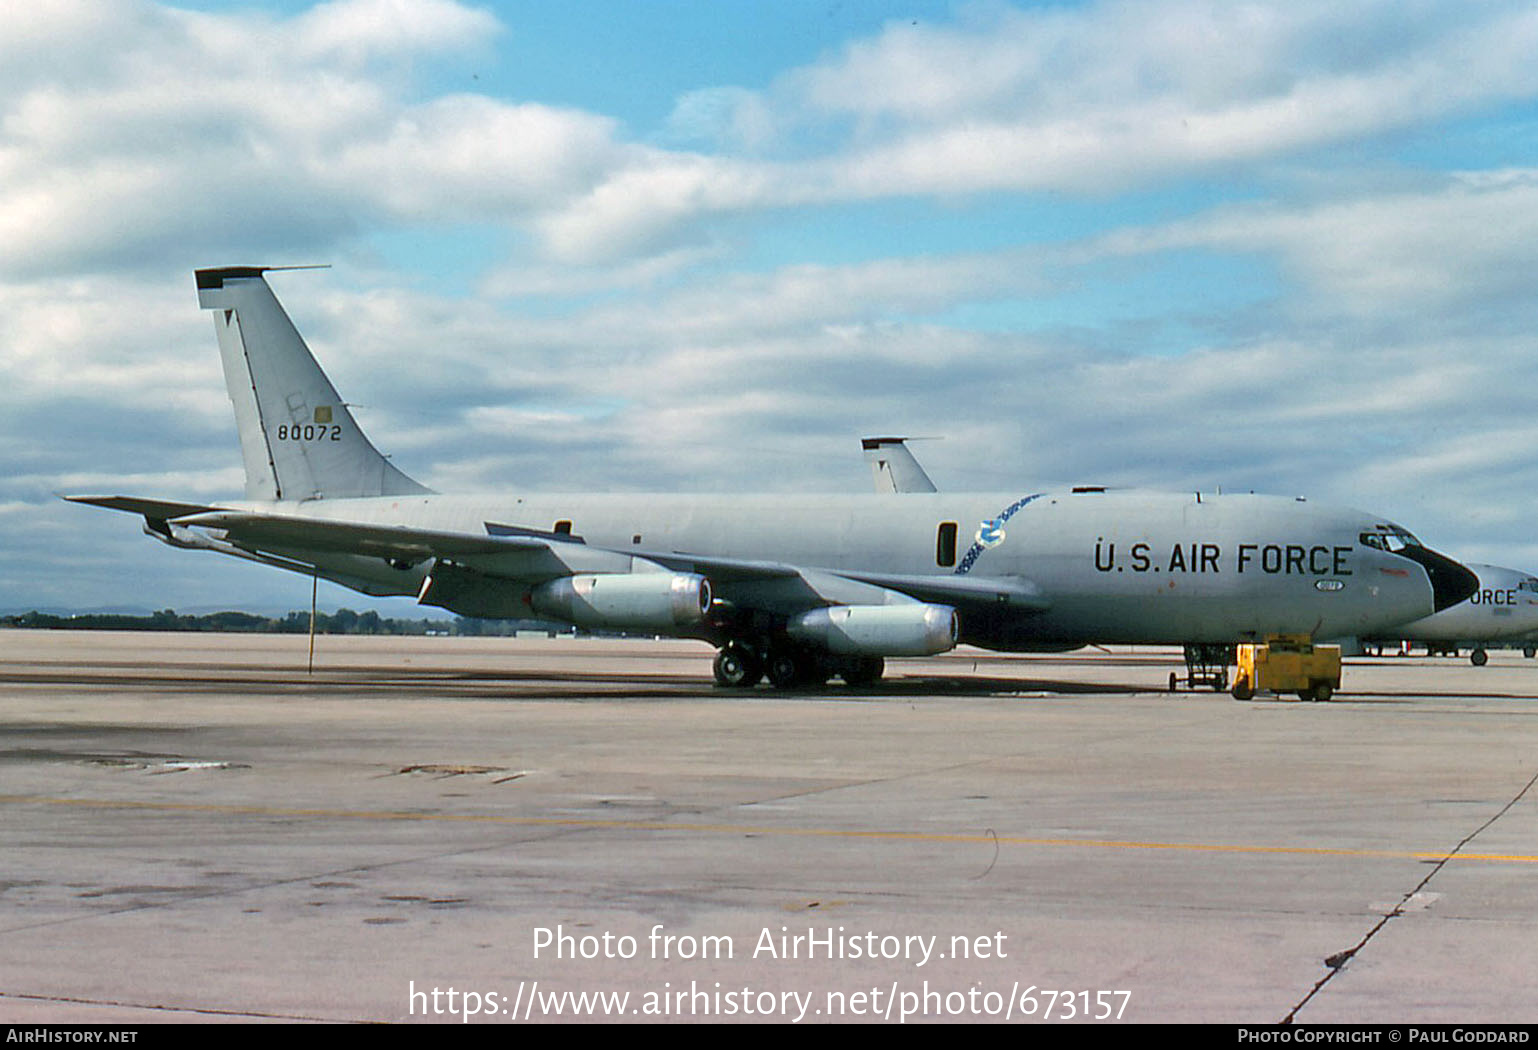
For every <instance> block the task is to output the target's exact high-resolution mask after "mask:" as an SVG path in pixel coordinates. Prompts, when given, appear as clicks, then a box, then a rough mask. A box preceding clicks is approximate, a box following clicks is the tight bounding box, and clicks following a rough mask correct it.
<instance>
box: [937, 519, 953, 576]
mask: <svg viewBox="0 0 1538 1050" xmlns="http://www.w3.org/2000/svg"><path fill="white" fill-rule="evenodd" d="M935 564H936V565H938V566H940V567H941V568H946V569H948V568H950V567H951V566H952V565H955V564H956V523H955V522H954V521H942V522H941V523H940V528H939V529H938V530H937V531H936V533H935Z"/></svg>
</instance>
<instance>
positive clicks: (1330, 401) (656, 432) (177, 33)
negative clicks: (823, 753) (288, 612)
mask: <svg viewBox="0 0 1538 1050" xmlns="http://www.w3.org/2000/svg"><path fill="white" fill-rule="evenodd" d="M1535 55H1538V8H1535V7H1534V6H1533V5H1532V3H1531V2H1530V0H1522V2H1513V3H1505V2H1489V3H1478V2H1474V3H1471V2H1466V0H1461V2H1447V3H1436V2H1414V0H1410V2H1406V0H1393V2H1384V3H1372V2H1362V3H1351V4H1341V3H1339V2H1337V0H1331V2H1318V3H1315V2H1309V0H1301V2H1300V0H1286V2H1277V3H1241V2H1231V0H1211V2H1205V0H1157V2H1148V0H1140V2H1124V3H1121V2H1085V3H1052V4H1031V3H1015V4H1010V3H1003V2H992V0H984V2H979V3H941V2H930V0H915V2H910V3H902V2H895V3H890V4H881V3H874V2H847V3H844V2H835V0H820V2H817V3H811V2H801V0H774V2H772V3H771V2H768V0H765V2H763V3H735V2H733V3H726V2H721V0H698V2H667V0H655V2H646V3H640V2H629V0H627V2H612V3H599V2H594V3H579V4H555V3H548V2H529V3H490V4H476V3H457V2H454V0H334V2H331V3H309V2H304V0H266V2H252V3H246V2H214V0H187V2H183V3H180V4H176V5H174V6H173V5H171V4H165V3H154V2H150V0H44V2H42V3H40V4H29V5H11V6H10V7H8V8H7V10H6V12H5V14H4V16H3V32H0V362H3V368H4V372H3V374H4V377H5V379H6V382H5V383H4V384H0V609H13V608H28V607H33V606H38V607H64V608H77V609H85V608H95V607H102V606H124V605H128V606H139V607H145V608H151V607H153V608H163V607H167V606H172V607H175V608H178V609H193V608H206V607H215V606H217V607H230V606H237V607H246V608H271V607H276V608H294V607H301V606H303V605H304V603H305V602H306V601H307V600H308V583H307V581H305V580H303V579H300V578H298V577H292V576H288V575H286V574H282V573H278V572H274V571H271V570H264V569H261V568H259V567H255V566H247V565H243V564H238V563H235V564H232V563H229V562H227V561H226V560H224V559H216V558H214V557H213V556H210V555H199V554H192V553H186V552H176V551H172V550H170V549H168V548H165V547H162V546H160V545H159V544H156V543H154V542H153V541H150V540H148V539H146V538H144V537H143V536H141V535H140V534H139V531H138V525H137V523H136V520H135V519H133V518H131V517H129V516H126V515H117V514H111V513H108V512H105V511H98V510H93V509H89V508H83V507H76V506H73V505H67V504H63V503H61V502H60V501H58V500H57V498H56V497H55V495H54V494H55V493H59V492H121V493H132V494H138V495H152V496H164V497H171V498H182V499H192V500H200V499H216V498H220V497H225V498H233V497H238V496H239V494H240V492H241V488H242V475H241V470H240V459H239V454H238V452H237V449H236V444H235V435H234V426H233V422H232V419H231V415H230V410H229V404H228V400H227V398H226V395H225V393H224V386H223V380H222V376H221V373H220V370H219V364H218V357H217V350H216V345H215V342H214V336H213V326H212V323H211V322H210V320H209V318H208V317H207V316H205V315H203V314H202V313H200V311H199V310H198V309H197V303H196V296H195V294H194V289H193V282H192V270H193V269H194V268H195V267H200V266H214V265H228V264H250V265H279V264H302V263H329V264H331V266H332V268H331V269H329V270H320V271H303V272H294V273H280V274H274V275H272V276H271V283H272V284H273V286H274V288H275V289H276V291H277V293H278V295H279V297H280V298H281V299H282V300H283V301H284V303H285V305H286V306H287V307H288V309H289V311H290V313H291V314H292V316H293V317H294V319H295V321H296V322H297V323H298V325H299V326H300V329H301V331H303V332H304V333H305V334H306V336H307V337H308V339H309V342H310V344H311V346H312V348H313V349H314V350H315V351H316V353H317V356H318V357H320V359H321V361H322V363H323V364H324V365H325V366H326V368H327V369H328V370H329V371H330V373H331V375H332V377H333V379H334V380H335V382H336V384H337V386H338V387H339V389H340V390H341V391H342V393H343V395H344V396H345V397H346V398H347V399H348V400H349V401H350V402H353V403H354V404H356V405H359V406H361V407H360V408H359V409H358V415H359V418H360V421H361V422H362V423H363V425H364V426H365V428H366V429H367V430H368V431H369V432H370V434H371V436H372V437H373V438H374V440H375V442H376V444H378V445H379V446H381V448H383V449H385V450H386V451H388V452H390V453H391V454H392V455H393V457H394V459H395V462H396V463H397V464H399V465H400V466H401V467H402V468H404V469H405V470H406V471H407V472H409V473H411V474H413V475H415V476H416V477H418V478H420V479H421V480H423V481H425V482H426V483H428V484H430V485H432V486H433V487H435V488H438V489H442V490H487V489H497V490H504V491H514V490H520V489H543V490H561V489H597V490H632V491H634V490H666V491H679V490H703V491H718V492H746V491H757V490H779V491H789V490H798V489H812V490H822V491H830V492H831V491H845V490H855V491H864V490H866V489H867V488H868V486H869V484H870V481H869V475H868V473H867V472H866V469H865V467H864V464H863V462H862V461H861V458H860V452H859V447H858V439H859V437H860V436H861V435H863V434H870V433H875V432H883V433H892V432H896V433H901V434H908V435H922V436H926V437H932V438H936V439H937V440H931V441H925V442H922V443H920V444H918V445H917V446H916V451H917V453H918V455H919V456H920V458H921V459H922V460H923V462H924V463H925V464H926V466H927V467H928V469H929V472H930V474H931V475H932V476H933V477H934V479H935V480H936V482H937V483H938V484H939V485H940V486H941V487H942V488H947V489H957V490H962V489H965V490H989V491H1001V492H1010V493H1015V492H1020V493H1023V492H1027V491H1035V490H1037V489H1039V488H1042V487H1044V486H1048V485H1052V484H1059V483H1099V484H1109V485H1140V486H1147V487H1157V488H1172V489H1178V490H1196V489H1200V490H1203V491H1209V492H1210V491H1213V490H1216V489H1219V488H1221V489H1223V490H1226V491H1246V490H1255V491H1264V492H1276V493H1282V494H1288V495H1298V494H1304V495H1308V496H1309V497H1310V498H1313V499H1316V500H1324V501H1330V502H1337V503H1347V504H1351V505H1355V506H1359V507H1363V508H1368V509H1372V510H1374V511H1377V512H1379V513H1381V514H1383V515H1385V516H1388V517H1391V518H1394V519H1396V520H1398V521H1400V522H1401V523H1402V524H1404V525H1406V526H1408V527H1409V528H1411V529H1412V530H1414V531H1416V532H1417V533H1419V534H1420V535H1421V536H1422V538H1423V539H1425V540H1427V541H1428V542H1429V543H1431V544H1433V545H1434V546H1437V547H1440V548H1442V549H1445V550H1447V551H1448V552H1450V553H1453V554H1455V555H1458V556H1460V557H1463V558H1466V559H1470V560H1485V561H1493V562H1497V563H1500V564H1509V565H1512V566H1515V567H1520V568H1525V569H1529V570H1533V569H1538V530H1535V528H1534V526H1533V519H1534V517H1535V512H1538V462H1535V457H1534V455H1533V453H1534V451H1535V450H1538V423H1535V412H1534V407H1535V404H1538V352H1535V350H1538V345H1535V343H1538V337H1535V335H1534V334H1533V333H1534V331H1535V327H1538V324H1535V322H1538V61H1535V60H1534V56H1535ZM322 600H323V603H325V604H332V605H334V604H337V603H339V602H340V603H342V604H348V603H350V604H352V605H353V606H354V607H359V606H360V605H361V603H360V602H358V601H357V600H356V599H355V598H354V597H353V596H351V595H350V594H349V593H348V592H345V591H341V590H336V591H334V593H333V594H332V596H331V597H330V598H329V599H328V598H326V597H324V596H323V599H322ZM390 608H393V611H394V612H395V613H397V614H399V615H413V614H414V613H413V607H412V606H411V605H410V604H409V603H407V602H403V603H399V604H397V605H395V606H393V607H390Z"/></svg>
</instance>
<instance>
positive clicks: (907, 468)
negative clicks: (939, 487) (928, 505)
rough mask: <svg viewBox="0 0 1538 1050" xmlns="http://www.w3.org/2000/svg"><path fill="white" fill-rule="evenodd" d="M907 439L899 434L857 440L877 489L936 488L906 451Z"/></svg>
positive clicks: (907, 490)
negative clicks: (863, 451)
mask: <svg viewBox="0 0 1538 1050" xmlns="http://www.w3.org/2000/svg"><path fill="white" fill-rule="evenodd" d="M907 440H908V439H907V438H900V437H872V438H861V439H860V446H861V447H862V448H864V449H865V462H867V463H869V464H870V472H871V479H872V480H873V481H874V482H875V483H876V491H877V492H934V491H935V483H934V482H933V481H930V480H929V475H928V474H926V473H924V468H923V467H921V466H919V461H918V460H917V459H915V458H914V457H913V453H912V452H911V451H909V449H908V445H907Z"/></svg>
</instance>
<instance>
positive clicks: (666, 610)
mask: <svg viewBox="0 0 1538 1050" xmlns="http://www.w3.org/2000/svg"><path fill="white" fill-rule="evenodd" d="M529 602H530V604H531V605H532V606H533V607H534V611H535V612H537V613H539V614H540V615H541V616H548V617H550V618H552V619H556V620H565V621H566V622H567V623H574V624H576V625H577V626H579V627H612V628H617V629H625V628H639V629H642V630H657V631H671V630H674V629H676V628H679V627H693V626H695V625H696V624H699V623H703V622H704V620H705V613H706V612H707V611H708V610H709V609H710V581H709V580H707V579H705V577H703V576H697V575H695V574H694V573H688V572H680V573H668V572H643V573H584V574H580V575H577V576H563V577H561V578H560V579H556V580H550V581H549V582H548V583H542V584H540V585H539V586H538V587H535V588H534V589H533V590H532V591H530V592H529Z"/></svg>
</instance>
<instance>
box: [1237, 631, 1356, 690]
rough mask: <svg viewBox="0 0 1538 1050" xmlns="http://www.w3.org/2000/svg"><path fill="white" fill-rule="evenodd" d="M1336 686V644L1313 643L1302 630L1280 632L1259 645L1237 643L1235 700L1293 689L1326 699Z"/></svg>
mask: <svg viewBox="0 0 1538 1050" xmlns="http://www.w3.org/2000/svg"><path fill="white" fill-rule="evenodd" d="M1339 688H1340V646H1338V645H1315V644H1314V643H1313V642H1312V641H1311V640H1310V639H1309V637H1308V635H1306V634H1281V635H1273V636H1272V637H1270V638H1267V639H1266V641H1265V642H1264V643H1263V644H1260V645H1253V644H1252V645H1241V646H1239V669H1238V672H1237V673H1236V674H1235V675H1234V688H1233V694H1234V699H1235V700H1248V699H1249V698H1250V697H1252V696H1254V695H1255V694H1256V693H1260V692H1269V693H1297V694H1298V696H1299V697H1300V698H1302V699H1304V700H1328V699H1329V698H1330V697H1331V696H1333V695H1334V694H1335V690H1337V689H1339Z"/></svg>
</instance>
